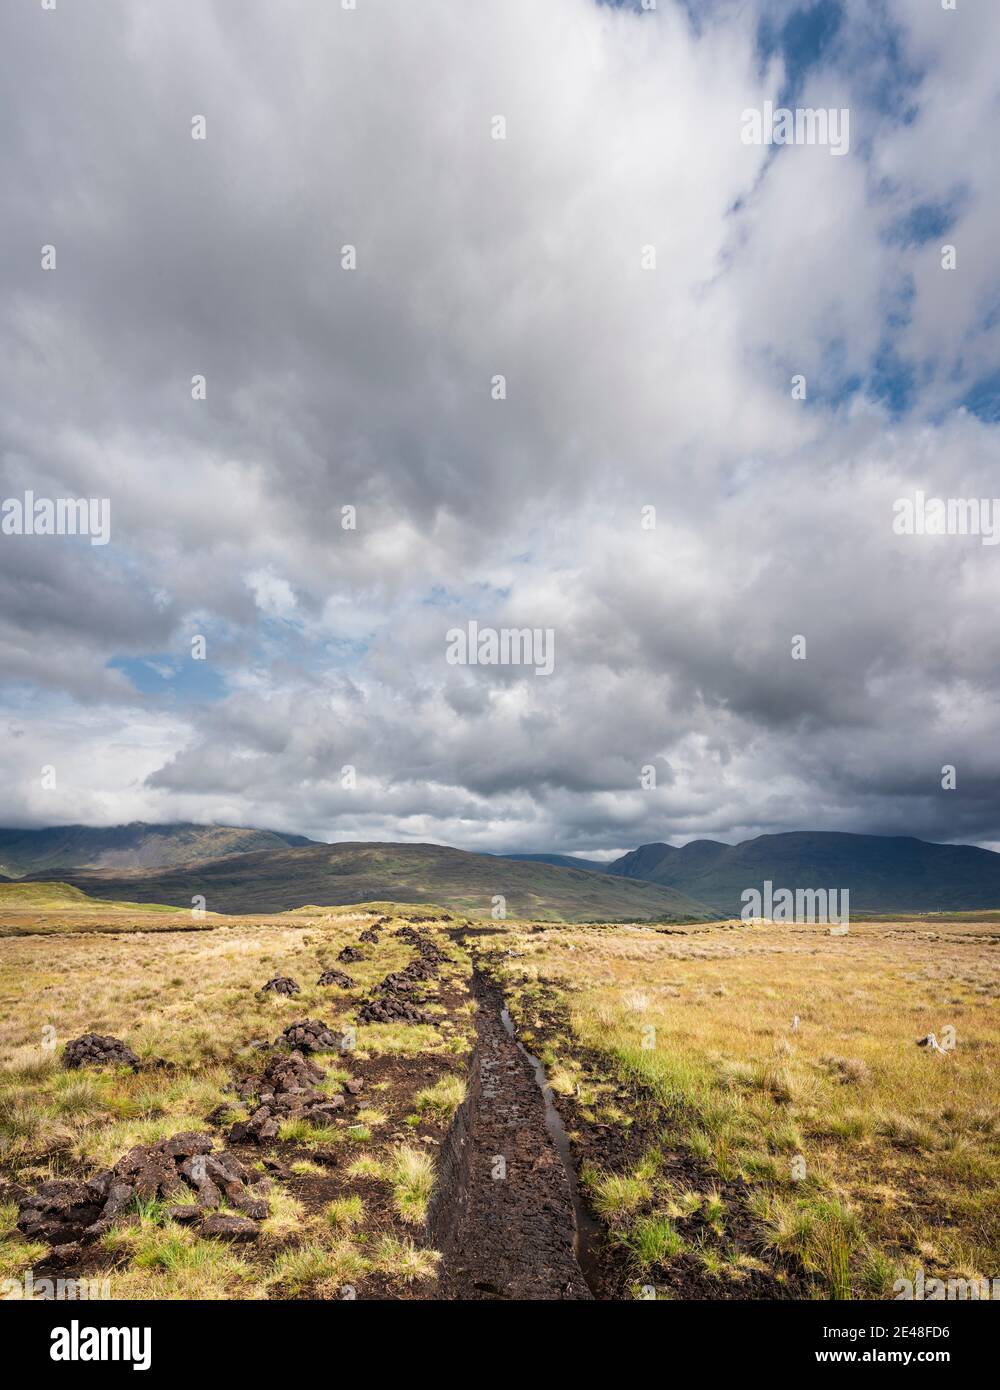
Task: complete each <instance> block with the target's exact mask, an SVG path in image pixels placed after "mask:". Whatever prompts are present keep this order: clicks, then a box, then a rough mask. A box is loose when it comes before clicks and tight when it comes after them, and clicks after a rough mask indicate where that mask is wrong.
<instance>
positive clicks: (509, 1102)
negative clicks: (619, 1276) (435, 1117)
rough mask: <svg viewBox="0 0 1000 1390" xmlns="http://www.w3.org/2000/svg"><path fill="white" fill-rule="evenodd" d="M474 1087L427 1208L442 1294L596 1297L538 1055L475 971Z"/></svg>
mask: <svg viewBox="0 0 1000 1390" xmlns="http://www.w3.org/2000/svg"><path fill="white" fill-rule="evenodd" d="M473 984H474V988H475V991H476V994H477V997H478V999H479V1006H480V1007H479V1014H478V1017H477V1025H478V1032H479V1039H478V1043H477V1046H476V1049H475V1052H474V1054H473V1059H472V1068H471V1074H470V1076H469V1093H468V1098H467V1100H466V1102H465V1104H464V1105H463V1106H462V1107H461V1108H460V1110H459V1112H458V1114H457V1115H456V1117H455V1121H454V1123H453V1125H452V1128H451V1130H450V1132H449V1134H448V1138H447V1140H446V1141H445V1145H444V1151H443V1153H442V1157H441V1163H440V1168H439V1173H438V1187H437V1191H436V1195H435V1198H434V1200H433V1202H432V1204H431V1210H430V1212H429V1214H428V1235H429V1238H430V1242H431V1244H432V1245H433V1246H434V1247H435V1248H436V1249H438V1250H440V1251H441V1254H442V1261H441V1269H440V1279H439V1287H438V1297H440V1298H445V1299H513V1300H520V1299H532V1300H535V1299H549V1300H552V1299H589V1298H591V1297H592V1294H591V1292H590V1289H589V1287H588V1285H587V1282H586V1280H585V1278H584V1276H583V1272H582V1270H581V1268H580V1264H579V1262H578V1260H577V1255H576V1245H577V1224H576V1217H575V1213H574V1206H573V1193H572V1189H571V1184H570V1179H569V1177H568V1175H567V1172H566V1169H565V1167H564V1166H563V1162H562V1159H561V1158H560V1155H559V1152H558V1150H557V1148H556V1144H555V1141H554V1139H553V1137H552V1135H551V1134H550V1132H549V1129H548V1127H547V1126H546V1115H545V1102H544V1099H543V1096H542V1093H541V1091H540V1090H539V1088H538V1086H537V1084H536V1082H535V1078H534V1076H533V1074H532V1069H531V1065H530V1063H529V1061H528V1059H527V1057H526V1056H525V1055H524V1053H523V1052H522V1051H521V1050H520V1049H519V1048H518V1045H517V1043H516V1041H515V1040H514V1038H513V1037H512V1036H511V1034H510V1033H508V1032H507V1030H506V1028H505V1027H504V1023H503V1020H502V1017H501V1009H502V1000H501V999H500V997H499V995H497V994H496V993H495V992H494V991H493V990H491V989H490V988H489V987H488V986H487V985H486V983H485V982H484V981H483V980H482V978H481V977H479V976H478V975H477V976H476V977H475V978H474V982H473Z"/></svg>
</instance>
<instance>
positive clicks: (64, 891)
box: [0, 879, 179, 912]
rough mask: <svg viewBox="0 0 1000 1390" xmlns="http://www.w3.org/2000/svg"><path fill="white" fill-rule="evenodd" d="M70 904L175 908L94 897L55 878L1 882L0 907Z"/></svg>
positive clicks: (102, 907)
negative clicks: (54, 879) (52, 879)
mask: <svg viewBox="0 0 1000 1390" xmlns="http://www.w3.org/2000/svg"><path fill="white" fill-rule="evenodd" d="M18 908H21V909H42V910H44V909H47V908H72V909H73V911H88V910H92V911H95V912H98V911H99V912H135V911H136V910H137V909H140V910H141V911H143V912H176V911H178V910H179V909H178V908H177V907H168V906H165V905H164V904H162V903H151V902H145V903H142V904H140V903H135V902H118V901H113V900H109V899H106V898H97V897H93V896H92V895H90V894H88V893H84V892H83V891H82V890H81V889H79V888H75V887H74V886H73V885H72V884H70V883H60V882H58V881H51V880H48V881H41V882H39V881H37V880H34V879H32V880H30V881H23V880H22V881H20V882H17V883H0V911H3V910H4V909H18Z"/></svg>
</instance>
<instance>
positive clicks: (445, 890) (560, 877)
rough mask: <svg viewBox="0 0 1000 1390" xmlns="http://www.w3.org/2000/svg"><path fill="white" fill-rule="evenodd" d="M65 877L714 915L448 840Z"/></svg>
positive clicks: (587, 911) (636, 916) (257, 895)
mask: <svg viewBox="0 0 1000 1390" xmlns="http://www.w3.org/2000/svg"><path fill="white" fill-rule="evenodd" d="M62 877H63V878H64V879H66V880H67V881H68V882H70V883H72V884H73V885H74V886H75V887H77V888H82V889H83V891H84V892H85V893H89V894H91V895H93V896H94V897H100V898H116V899H117V898H123V899H127V900H129V901H133V902H158V903H172V904H175V905H176V906H179V907H190V906H191V900H192V898H193V897H195V896H198V895H200V896H203V897H204V898H205V900H206V902H205V905H206V906H207V908H208V909H209V911H212V912H230V913H252V912H281V911H287V910H288V909H291V908H296V907H304V906H306V905H308V904H313V903H315V904H317V905H326V906H334V905H338V904H343V903H357V902H370V901H390V902H401V903H420V902H430V903H437V904H439V905H440V906H441V907H447V908H450V909H451V910H452V911H455V912H459V913H463V914H466V915H468V916H473V917H487V918H488V917H489V916H490V911H491V907H492V903H493V898H494V896H495V895H497V894H502V895H503V896H504V897H505V898H506V907H507V913H508V915H509V916H511V917H527V918H533V919H536V920H542V921H573V922H586V921H619V922H620V921H644V920H654V921H691V920H696V921H697V920H703V919H705V918H706V917H712V916H714V915H715V914H713V913H711V912H709V911H708V910H707V909H706V908H705V907H704V906H703V904H701V903H698V902H694V901H692V900H691V899H690V898H688V897H687V896H686V895H685V894H683V893H679V892H677V891H676V890H675V889H673V888H666V887H663V886H661V885H658V884H652V883H630V882H628V881H627V880H626V879H612V878H609V877H608V876H607V875H606V874H595V873H593V872H591V871H590V870H589V869H567V868H560V867H556V866H553V865H549V864H524V863H518V862H516V861H514V860H509V859H501V858H497V857H496V856H494V855H491V854H469V853H467V852H466V851H465V850H460V849H451V848H449V847H448V846H447V845H419V844H417V845H408V844H406V845H403V844H361V843H354V842H350V843H346V844H337V845H305V846H303V847H301V848H293V849H285V848H283V849H273V850H264V851H258V852H256V853H252V854H239V855H234V856H232V857H230V858H226V859H216V860H212V861H209V862H201V863H197V864H192V865H190V866H187V867H183V868H171V869H163V870H159V871H157V872H152V873H150V872H146V871H140V870H131V871H125V872H122V871H112V870H109V869H101V870H89V871H78V872H72V873H63V874H62Z"/></svg>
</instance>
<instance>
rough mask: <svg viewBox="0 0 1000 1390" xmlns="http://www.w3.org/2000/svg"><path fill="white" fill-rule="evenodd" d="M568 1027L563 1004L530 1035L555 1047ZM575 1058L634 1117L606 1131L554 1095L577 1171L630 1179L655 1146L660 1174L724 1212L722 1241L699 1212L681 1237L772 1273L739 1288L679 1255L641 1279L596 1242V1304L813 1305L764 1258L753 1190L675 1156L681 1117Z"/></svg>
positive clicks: (602, 1066) (792, 1270)
mask: <svg viewBox="0 0 1000 1390" xmlns="http://www.w3.org/2000/svg"><path fill="white" fill-rule="evenodd" d="M569 1032H570V1028H569V1019H568V1014H567V1012H566V1010H565V1007H564V1006H563V1005H562V1004H561V1002H557V996H555V995H553V997H552V999H551V1000H550V1001H548V1002H547V1003H546V1004H545V1005H541V1006H539V1007H538V1008H537V1009H536V1011H535V1014H534V1016H533V1018H532V1034H533V1035H534V1036H537V1037H538V1038H541V1039H544V1040H546V1041H552V1042H557V1041H558V1040H560V1039H563V1038H565V1037H566V1036H567V1035H569ZM573 1051H574V1055H575V1057H576V1059H577V1061H578V1062H580V1063H581V1065H582V1067H583V1071H584V1074H585V1075H587V1076H588V1077H589V1078H591V1079H596V1080H599V1081H600V1082H602V1083H603V1084H604V1085H605V1086H610V1087H611V1088H612V1090H611V1094H610V1096H609V1099H611V1100H613V1102H614V1104H615V1106H616V1108H617V1109H619V1110H620V1111H622V1112H623V1113H625V1114H626V1115H628V1116H629V1117H630V1120H631V1123H629V1124H628V1125H627V1126H626V1125H622V1124H602V1123H598V1122H596V1121H594V1120H593V1119H590V1118H588V1117H587V1116H586V1115H585V1114H584V1112H583V1109H582V1107H581V1106H580V1105H579V1104H578V1102H577V1100H576V1098H575V1097H574V1096H564V1095H555V1096H554V1097H553V1100H554V1103H555V1105H556V1107H557V1109H558V1111H559V1113H560V1115H561V1116H562V1119H563V1121H564V1123H565V1126H566V1129H567V1130H568V1131H570V1132H571V1133H572V1149H573V1153H574V1155H575V1157H576V1166H577V1171H579V1169H580V1168H582V1167H583V1166H584V1165H587V1166H590V1167H593V1168H596V1169H599V1170H600V1171H602V1172H606V1173H624V1172H627V1171H628V1170H629V1169H631V1168H632V1167H633V1166H634V1165H635V1164H636V1163H637V1162H638V1161H639V1159H641V1158H642V1156H643V1155H644V1154H645V1153H646V1151H647V1150H648V1149H649V1148H650V1147H651V1146H652V1145H653V1144H657V1145H658V1146H659V1147H660V1149H661V1150H662V1151H663V1158H662V1172H663V1174H664V1175H665V1176H667V1177H669V1179H670V1180H671V1183H672V1184H673V1185H674V1186H676V1187H677V1188H678V1189H679V1190H686V1191H695V1192H703V1193H708V1192H715V1193H718V1194H719V1196H720V1197H721V1198H722V1200H723V1203H724V1204H725V1209H726V1226H725V1233H724V1236H723V1237H722V1238H721V1239H720V1238H719V1237H718V1236H717V1234H716V1233H715V1232H714V1230H713V1229H712V1227H711V1226H710V1224H709V1223H708V1222H707V1221H706V1219H705V1218H704V1216H703V1215H702V1214H701V1213H700V1212H696V1213H694V1214H692V1215H690V1216H680V1217H677V1218H676V1219H675V1221H674V1224H675V1226H676V1227H677V1230H678V1232H679V1233H680V1234H681V1235H682V1236H683V1237H684V1239H685V1240H686V1241H687V1242H688V1243H689V1244H700V1243H702V1242H707V1243H708V1244H710V1245H712V1246H714V1247H715V1248H716V1249H718V1250H719V1251H720V1253H722V1252H723V1251H724V1252H726V1253H729V1254H732V1253H736V1252H742V1253H745V1254H748V1255H752V1256H754V1257H755V1258H758V1259H762V1258H763V1259H764V1260H765V1262H766V1263H767V1264H768V1265H769V1267H768V1268H764V1269H753V1270H748V1271H747V1273H746V1275H745V1277H744V1278H743V1279H741V1280H739V1281H734V1280H732V1279H724V1278H720V1277H716V1276H714V1275H711V1274H709V1273H708V1272H707V1271H706V1270H705V1268H704V1266H703V1265H702V1263H701V1262H700V1261H699V1260H697V1259H696V1258H695V1257H694V1256H691V1255H680V1256H677V1257H675V1258H673V1259H671V1260H670V1261H669V1263H667V1264H664V1265H658V1266H656V1267H655V1268H654V1270H653V1271H652V1272H651V1273H650V1272H646V1273H644V1274H643V1276H642V1278H641V1279H640V1278H637V1271H636V1269H635V1268H634V1266H633V1264H632V1262H631V1260H630V1257H629V1254H628V1251H627V1250H626V1249H625V1248H623V1247H622V1246H620V1245H616V1244H615V1243H614V1242H613V1241H612V1240H609V1239H604V1240H600V1239H598V1240H595V1241H594V1242H593V1244H592V1246H591V1250H590V1256H591V1258H590V1260H589V1261H588V1263H587V1276H588V1280H589V1282H590V1285H591V1287H592V1289H593V1291H594V1293H595V1295H596V1296H597V1297H598V1298H610V1299H619V1298H624V1297H629V1296H630V1294H629V1288H630V1286H634V1285H636V1284H638V1283H644V1284H645V1283H652V1284H653V1285H654V1286H655V1287H656V1289H657V1296H658V1297H661V1298H662V1297H669V1298H674V1299H705V1300H712V1301H720V1300H739V1301H744V1302H745V1301H746V1300H748V1299H769V1300H770V1299H796V1300H802V1299H808V1298H809V1297H811V1295H812V1282H811V1280H810V1279H809V1278H808V1276H807V1275H806V1274H805V1272H804V1271H803V1270H802V1269H801V1267H800V1266H799V1265H798V1263H797V1262H796V1261H794V1260H791V1259H787V1260H786V1259H783V1258H782V1257H780V1256H775V1255H774V1254H773V1253H770V1254H768V1255H765V1252H764V1251H763V1250H762V1249H761V1248H760V1241H759V1235H758V1231H757V1226H756V1223H755V1222H754V1221H753V1220H752V1218H751V1217H750V1214H749V1211H748V1209H747V1202H748V1198H749V1197H750V1195H751V1188H750V1186H749V1184H747V1183H746V1182H744V1181H743V1180H742V1179H739V1180H732V1181H724V1180H721V1179H720V1178H719V1177H718V1175H717V1174H714V1173H712V1172H710V1171H709V1170H708V1169H707V1168H706V1167H705V1165H704V1164H702V1163H701V1162H699V1161H698V1160H697V1159H696V1158H695V1157H694V1156H693V1155H692V1154H691V1153H690V1152H688V1151H687V1150H686V1149H685V1148H683V1147H680V1146H678V1147H677V1148H674V1149H673V1150H672V1149H671V1146H670V1137H671V1129H672V1127H673V1125H674V1124H676V1123H677V1121H678V1119H679V1118H680V1117H678V1116H677V1115H671V1114H670V1112H669V1110H665V1109H664V1107H663V1106H662V1104H660V1103H658V1102H657V1101H656V1100H655V1098H654V1097H652V1096H651V1095H650V1094H649V1093H648V1091H646V1090H645V1089H644V1088H643V1087H642V1086H640V1085H638V1084H633V1085H626V1084H623V1083H621V1082H616V1081H615V1079H614V1078H613V1077H611V1076H610V1074H609V1072H608V1068H607V1064H606V1061H605V1059H603V1058H602V1057H601V1056H600V1055H599V1054H598V1053H596V1052H593V1051H591V1050H590V1049H588V1048H585V1047H582V1046H581V1045H580V1044H579V1043H574V1047H573Z"/></svg>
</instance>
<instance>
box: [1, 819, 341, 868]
mask: <svg viewBox="0 0 1000 1390" xmlns="http://www.w3.org/2000/svg"><path fill="white" fill-rule="evenodd" d="M311 843H313V842H312V841H310V840H307V839H306V838H305V836H304V835H284V834H282V833H280V832H278V831H275V830H253V829H246V828H243V827H239V826H232V825H194V824H191V823H190V822H179V823H177V824H172V825H146V824H145V823H144V822H142V821H133V822H132V824H130V825H112V826H89V825H55V826H50V827H48V828H46V829H44V830H4V829H0V879H2V878H3V877H8V878H23V877H25V876H27V875H28V874H33V875H35V876H36V877H37V876H38V875H40V874H45V875H48V876H51V877H56V876H58V877H60V878H62V877H64V876H65V871H66V870H69V869H73V870H82V869H111V870H129V869H161V868H163V869H165V868H176V867H180V866H182V865H185V864H193V863H197V862H198V861H199V860H202V859H220V858H224V857H227V856H229V855H233V854H249V853H251V852H253V851H254V850H264V849H285V848H287V847H288V846H290V845H308V844H311Z"/></svg>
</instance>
